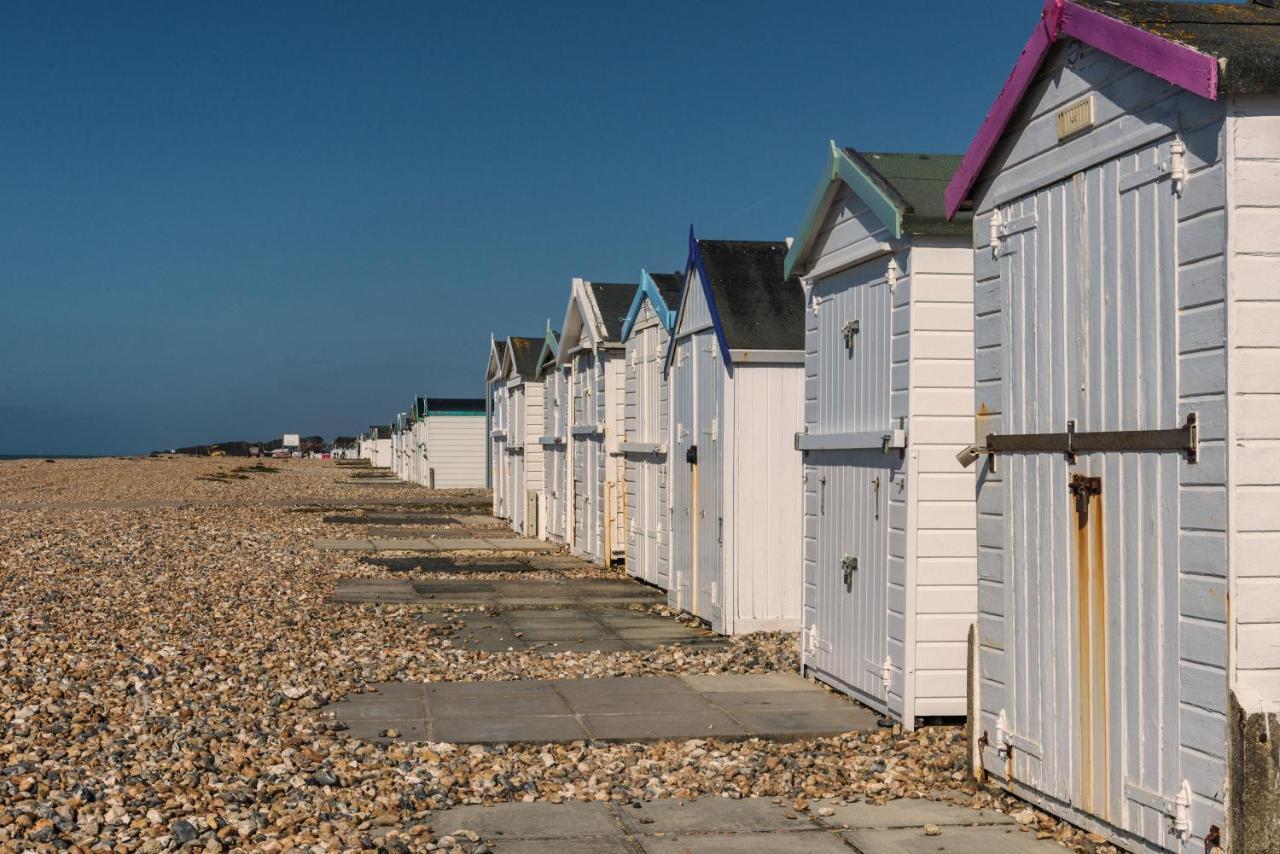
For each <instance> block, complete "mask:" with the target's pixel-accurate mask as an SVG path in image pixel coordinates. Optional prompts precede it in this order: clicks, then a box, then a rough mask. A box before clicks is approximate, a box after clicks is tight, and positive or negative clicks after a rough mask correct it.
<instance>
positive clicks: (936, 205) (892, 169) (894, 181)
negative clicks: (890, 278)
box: [844, 148, 973, 234]
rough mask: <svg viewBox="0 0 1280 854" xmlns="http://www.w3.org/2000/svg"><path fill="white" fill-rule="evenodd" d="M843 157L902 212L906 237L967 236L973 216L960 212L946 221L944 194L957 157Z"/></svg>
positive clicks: (871, 153)
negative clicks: (907, 235)
mask: <svg viewBox="0 0 1280 854" xmlns="http://www.w3.org/2000/svg"><path fill="white" fill-rule="evenodd" d="M844 153H845V154H847V155H849V159H850V160H852V161H853V162H854V163H856V164H858V167H859V168H860V169H862V171H863V173H864V174H865V175H866V176H867V177H868V178H869V179H870V180H871V181H873V182H875V183H876V184H877V185H878V186H879V187H880V189H881V190H882V191H883V192H884V193H885V195H887V196H888V197H889V198H890V199H893V200H894V202H895V204H897V206H898V209H899V210H901V211H902V228H903V230H904V231H906V232H907V233H909V234H968V233H969V232H970V230H972V228H973V224H972V219H973V214H972V213H969V212H966V211H960V212H958V213H957V214H956V216H955V219H954V220H951V221H948V220H947V213H946V202H945V200H944V194H945V193H946V189H947V184H948V182H950V181H951V176H952V175H953V174H955V171H956V169H957V168H958V167H959V166H960V160H961V157H962V155H959V154H912V153H904V152H887V151H879V152H876V151H857V150H855V149H852V148H846V149H845V150H844Z"/></svg>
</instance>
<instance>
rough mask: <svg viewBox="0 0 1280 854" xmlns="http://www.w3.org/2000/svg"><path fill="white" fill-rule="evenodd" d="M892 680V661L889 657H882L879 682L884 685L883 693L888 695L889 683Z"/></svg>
mask: <svg viewBox="0 0 1280 854" xmlns="http://www.w3.org/2000/svg"><path fill="white" fill-rule="evenodd" d="M891 679H893V660H892V659H891V658H889V656H887V655H886V656H885V657H884V663H883V664H881V665H880V681H881V682H883V683H884V692H885V693H886V694H888V693H889V682H890V680H891Z"/></svg>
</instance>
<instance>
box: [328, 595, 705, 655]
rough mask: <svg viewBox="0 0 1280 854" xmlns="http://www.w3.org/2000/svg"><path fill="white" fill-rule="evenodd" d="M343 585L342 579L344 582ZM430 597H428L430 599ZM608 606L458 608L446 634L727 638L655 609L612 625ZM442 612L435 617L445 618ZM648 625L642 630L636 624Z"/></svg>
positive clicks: (587, 645) (530, 644)
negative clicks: (480, 611) (483, 611)
mask: <svg viewBox="0 0 1280 854" xmlns="http://www.w3.org/2000/svg"><path fill="white" fill-rule="evenodd" d="M344 590H345V585H344ZM428 601H430V600H428ZM614 610H615V609H612V608H608V607H569V608H541V609H531V608H517V609H508V610H505V611H502V612H501V613H497V614H489V615H479V614H460V615H453V617H452V619H454V620H457V621H460V622H461V623H462V625H461V627H457V628H452V630H451V631H450V632H449V634H448V635H447V637H448V638H449V639H450V642H451V643H452V644H453V646H454V647H456V648H459V649H473V650H485V651H491V652H497V651H502V650H507V649H527V650H538V651H542V652H546V653H556V652H563V651H566V650H576V651H590V650H598V651H603V652H609V651H627V650H633V651H648V650H655V649H657V648H659V647H661V646H668V645H672V644H681V645H684V646H698V647H702V646H723V645H726V644H728V643H729V641H728V639H727V638H725V637H722V636H720V635H716V634H712V633H711V632H709V631H707V630H705V629H702V628H700V627H696V626H686V625H684V624H681V623H678V622H676V621H674V620H669V619H667V618H665V617H661V616H658V615H656V614H648V613H643V612H638V613H636V615H635V616H636V617H637V618H639V619H640V620H642V621H643V622H642V623H639V624H636V623H630V622H629V623H627V625H628V626H631V627H632V628H620V629H615V628H614V627H613V626H611V625H610V623H609V621H608V619H607V617H608V615H610V614H612V613H613V612H614ZM444 621H445V618H444V617H443V615H442V616H441V617H440V618H439V619H438V620H437V622H444ZM636 625H640V626H647V627H648V628H646V629H644V630H639V629H637V628H634V626H636Z"/></svg>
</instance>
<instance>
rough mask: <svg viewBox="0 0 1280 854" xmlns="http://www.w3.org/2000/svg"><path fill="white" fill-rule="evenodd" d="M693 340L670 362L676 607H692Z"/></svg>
mask: <svg viewBox="0 0 1280 854" xmlns="http://www.w3.org/2000/svg"><path fill="white" fill-rule="evenodd" d="M692 353H693V339H692V338H682V339H680V340H679V341H677V342H676V350H675V354H674V356H673V357H672V363H671V373H670V382H671V406H672V420H673V427H672V435H671V441H670V447H671V467H670V472H671V484H670V486H671V589H670V590H668V592H667V598H668V600H669V601H670V602H671V604H672V605H674V606H675V607H677V608H683V609H685V610H691V609H692V607H693V595H692V591H693V570H694V568H693V561H694V555H695V552H696V549H695V541H694V534H695V530H696V529H695V527H694V519H695V518H696V515H695V509H694V508H695V506H696V503H697V502H696V497H695V496H694V489H695V487H696V484H697V482H698V479H697V463H696V462H693V461H691V459H690V448H691V447H692V446H693V445H694V443H695V441H696V440H695V438H694V433H693V431H692V429H691V427H692V424H693V417H694V412H693V408H694V401H695V400H696V397H697V396H696V394H695V393H694V392H695V385H696V384H697V374H696V373H695V371H694V363H693V356H692Z"/></svg>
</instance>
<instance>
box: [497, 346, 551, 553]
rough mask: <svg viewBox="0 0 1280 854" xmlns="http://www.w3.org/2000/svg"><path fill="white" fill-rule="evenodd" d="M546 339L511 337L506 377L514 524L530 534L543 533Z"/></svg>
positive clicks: (504, 374) (516, 527)
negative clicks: (541, 368)
mask: <svg viewBox="0 0 1280 854" xmlns="http://www.w3.org/2000/svg"><path fill="white" fill-rule="evenodd" d="M542 345H543V339H542V338H522V337H518V336H514V335H513V336H511V337H510V338H508V339H507V348H506V349H507V352H506V356H505V357H504V359H503V361H504V365H505V367H504V369H503V378H504V379H505V380H506V388H507V411H508V412H509V413H510V418H509V420H508V424H507V441H506V445H507V447H506V453H507V461H508V472H509V476H508V481H507V482H508V484H509V485H510V489H511V501H510V504H509V506H510V508H511V527H512V529H513V530H515V531H516V532H518V533H520V534H522V535H524V536H526V537H537V536H539V534H540V533H541V532H542V516H543V510H542V489H543V460H544V457H545V455H544V453H543V448H542V443H541V441H540V439H541V438H542V426H543V423H542V406H543V387H542V380H541V378H540V377H539V374H538V353H539V351H540V350H541V348H542Z"/></svg>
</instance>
